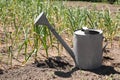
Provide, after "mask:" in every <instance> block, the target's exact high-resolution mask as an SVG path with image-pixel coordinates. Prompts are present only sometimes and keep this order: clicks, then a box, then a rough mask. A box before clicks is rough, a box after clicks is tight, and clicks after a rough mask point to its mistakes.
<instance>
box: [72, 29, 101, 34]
mask: <svg viewBox="0 0 120 80" xmlns="http://www.w3.org/2000/svg"><path fill="white" fill-rule="evenodd" d="M102 33H103V31H102V30H97V29H81V30H76V31H75V32H74V34H76V35H99V34H102Z"/></svg>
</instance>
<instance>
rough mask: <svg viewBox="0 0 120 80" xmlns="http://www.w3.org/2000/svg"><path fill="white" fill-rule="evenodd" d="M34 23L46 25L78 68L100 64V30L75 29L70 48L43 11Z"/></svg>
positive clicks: (94, 66) (87, 67)
mask: <svg viewBox="0 0 120 80" xmlns="http://www.w3.org/2000/svg"><path fill="white" fill-rule="evenodd" d="M34 24H35V25H46V26H47V27H48V29H50V30H51V32H52V33H53V34H54V35H55V37H56V38H57V39H58V40H59V41H60V43H61V44H62V45H63V47H64V48H65V49H66V51H67V52H68V53H69V55H70V56H71V57H72V59H73V60H74V62H75V65H76V67H78V68H80V69H95V68H98V67H100V66H101V64H102V54H103V47H102V43H103V34H102V31H101V30H95V29H88V28H82V29H81V30H77V31H75V32H74V37H73V50H72V49H71V48H70V47H69V46H68V45H67V44H66V42H65V41H64V40H63V39H62V38H61V36H60V35H59V34H58V33H57V32H56V31H55V29H54V28H53V27H52V26H51V25H50V23H49V21H48V19H47V18H46V16H45V14H44V12H42V13H41V14H40V15H39V16H38V17H37V18H36V20H35V23H34ZM104 48H105V47H104Z"/></svg>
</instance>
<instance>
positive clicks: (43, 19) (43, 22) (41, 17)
mask: <svg viewBox="0 0 120 80" xmlns="http://www.w3.org/2000/svg"><path fill="white" fill-rule="evenodd" d="M34 25H35V26H37V25H46V26H47V27H48V29H49V30H50V31H51V32H52V33H53V34H54V36H55V37H56V38H57V39H58V40H59V41H60V43H61V44H62V45H63V47H64V48H65V49H66V51H67V52H68V53H69V55H70V56H71V57H72V59H73V60H74V62H75V65H76V61H75V55H74V52H73V51H72V49H71V48H70V47H69V46H68V45H67V44H66V42H65V41H64V40H63V39H62V38H61V36H60V35H59V34H58V33H57V32H56V30H55V29H54V28H53V27H52V26H51V25H50V23H49V21H48V19H47V18H46V16H45V14H44V12H42V13H41V14H40V15H39V16H38V17H37V18H36V20H35V22H34Z"/></svg>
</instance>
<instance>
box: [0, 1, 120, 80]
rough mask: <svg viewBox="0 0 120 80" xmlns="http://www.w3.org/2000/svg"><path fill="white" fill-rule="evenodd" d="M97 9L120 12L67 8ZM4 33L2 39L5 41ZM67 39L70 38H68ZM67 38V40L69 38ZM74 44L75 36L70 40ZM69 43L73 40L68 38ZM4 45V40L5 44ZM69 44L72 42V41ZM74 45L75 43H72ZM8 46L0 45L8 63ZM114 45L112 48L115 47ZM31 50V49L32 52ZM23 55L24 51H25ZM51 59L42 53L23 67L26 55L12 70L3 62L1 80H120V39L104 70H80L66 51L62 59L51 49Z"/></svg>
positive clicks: (106, 53) (107, 53)
mask: <svg viewBox="0 0 120 80" xmlns="http://www.w3.org/2000/svg"><path fill="white" fill-rule="evenodd" d="M93 4H95V5H96V10H102V9H105V8H107V7H109V8H110V10H111V12H112V13H113V14H114V13H116V12H117V11H119V9H120V6H118V5H110V4H104V3H103V4H102V3H100V4H99V3H88V2H68V3H67V4H66V6H69V7H70V6H72V7H77V6H79V7H84V6H86V7H87V8H89V9H93V8H94V6H93ZM2 33H3V32H2V30H0V36H2V37H1V38H4V34H2ZM66 35H67V34H66ZM66 35H64V36H63V37H65V38H66ZM69 38H70V40H71V38H72V36H69ZM67 40H69V39H68V38H67ZM3 41H4V40H3ZM68 43H69V41H68ZM69 44H72V43H69ZM4 45H5V44H4V42H3V43H2V44H1V45H0V53H4V54H3V56H4V60H7V58H8V57H7V55H6V54H7V50H6V48H5V46H4ZM55 45H56V44H55ZM111 45H112V46H111ZM29 50H31V49H29ZM21 52H22V51H21ZM48 52H49V58H46V57H45V56H44V53H45V50H44V49H43V50H41V51H39V52H38V59H37V60H36V61H34V58H30V60H29V61H28V62H27V63H26V64H25V65H22V62H21V61H23V57H24V55H23V54H20V56H21V57H19V61H17V60H16V59H13V64H12V67H10V66H8V65H7V64H6V63H4V62H0V80H62V79H64V80H81V79H83V80H119V79H120V37H119V36H117V37H115V38H114V40H113V42H112V44H111V43H109V44H108V46H107V48H106V50H105V51H104V54H103V64H102V66H101V67H100V68H98V69H94V70H79V69H78V68H76V67H75V66H74V62H73V60H72V58H71V57H70V56H69V55H68V54H67V52H66V51H65V50H64V49H62V50H61V51H60V54H59V55H60V56H58V54H57V53H58V51H57V49H54V48H51V49H49V51H48Z"/></svg>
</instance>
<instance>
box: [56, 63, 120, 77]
mask: <svg viewBox="0 0 120 80" xmlns="http://www.w3.org/2000/svg"><path fill="white" fill-rule="evenodd" d="M77 70H79V69H78V68H76V67H74V68H73V69H72V70H71V71H69V72H62V71H56V72H55V75H57V76H59V77H64V78H68V77H71V75H72V73H74V72H75V71H77ZM84 71H90V72H93V73H95V74H98V75H110V74H120V72H117V71H116V70H115V69H114V67H111V66H105V65H102V66H101V67H100V68H97V69H93V70H84Z"/></svg>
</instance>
